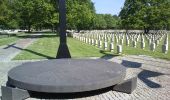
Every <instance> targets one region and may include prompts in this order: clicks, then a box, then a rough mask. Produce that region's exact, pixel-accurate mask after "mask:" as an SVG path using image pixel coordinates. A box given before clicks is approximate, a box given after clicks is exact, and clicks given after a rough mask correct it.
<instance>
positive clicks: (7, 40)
mask: <svg viewBox="0 0 170 100" xmlns="http://www.w3.org/2000/svg"><path fill="white" fill-rule="evenodd" d="M17 40H18V38H17V37H15V36H12V37H5V38H0V46H2V45H8V44H10V43H13V42H15V41H17Z"/></svg>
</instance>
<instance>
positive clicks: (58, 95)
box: [30, 86, 113, 99]
mask: <svg viewBox="0 0 170 100" xmlns="http://www.w3.org/2000/svg"><path fill="white" fill-rule="evenodd" d="M111 90H113V86H111V87H108V88H104V89H99V90H94V91H87V92H78V93H38V92H32V91H30V95H31V97H34V98H38V99H75V98H84V97H90V96H95V95H99V94H102V93H106V92H109V91H111Z"/></svg>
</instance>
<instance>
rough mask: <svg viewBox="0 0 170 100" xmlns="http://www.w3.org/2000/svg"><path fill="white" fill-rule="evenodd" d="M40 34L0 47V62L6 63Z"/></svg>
mask: <svg viewBox="0 0 170 100" xmlns="http://www.w3.org/2000/svg"><path fill="white" fill-rule="evenodd" d="M39 35H41V34H35V35H34V34H31V35H30V38H25V39H20V40H18V41H17V42H16V43H13V44H10V45H6V46H1V47H0V62H8V61H10V60H11V59H13V58H14V57H15V56H16V55H17V54H19V53H20V52H21V51H22V49H24V48H26V47H27V46H29V45H30V44H32V43H33V42H34V41H35V40H36V38H35V37H38V36H39Z"/></svg>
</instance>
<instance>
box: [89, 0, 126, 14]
mask: <svg viewBox="0 0 170 100" xmlns="http://www.w3.org/2000/svg"><path fill="white" fill-rule="evenodd" d="M92 2H94V5H95V8H96V12H97V13H99V14H112V15H118V14H119V12H120V11H121V8H122V7H123V5H124V2H125V0H92Z"/></svg>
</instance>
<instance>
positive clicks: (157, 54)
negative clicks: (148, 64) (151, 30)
mask: <svg viewBox="0 0 170 100" xmlns="http://www.w3.org/2000/svg"><path fill="white" fill-rule="evenodd" d="M164 38H165V37H164ZM164 38H163V39H162V41H161V42H160V43H159V45H158V46H156V49H155V51H151V50H150V46H149V43H148V40H147V39H146V38H145V48H144V49H142V48H141V42H140V41H141V40H140V39H139V42H138V43H137V46H136V48H134V47H132V42H130V45H129V46H127V45H126V41H124V45H123V54H122V55H148V56H152V57H154V58H161V59H167V60H170V50H169V51H168V53H167V54H164V53H162V45H163V42H164ZM169 39H170V35H169ZM124 40H125V39H124ZM169 44H170V40H169ZM169 48H170V45H169ZM116 49H117V47H116V46H115V50H116ZM114 53H117V51H115V52H114Z"/></svg>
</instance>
